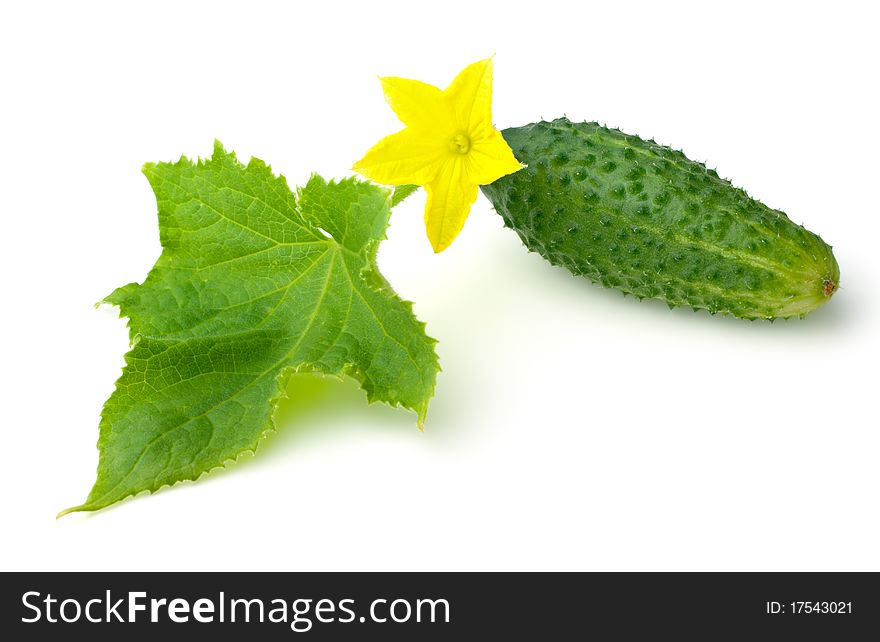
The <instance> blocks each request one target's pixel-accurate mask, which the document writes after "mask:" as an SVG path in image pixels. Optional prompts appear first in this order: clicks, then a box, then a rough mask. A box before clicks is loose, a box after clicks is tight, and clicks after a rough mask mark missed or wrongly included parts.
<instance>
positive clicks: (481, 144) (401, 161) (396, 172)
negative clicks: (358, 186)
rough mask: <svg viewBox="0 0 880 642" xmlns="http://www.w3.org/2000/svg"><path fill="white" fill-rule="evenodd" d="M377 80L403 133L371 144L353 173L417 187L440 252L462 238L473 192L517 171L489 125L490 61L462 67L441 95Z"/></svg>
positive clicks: (409, 83)
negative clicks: (422, 189)
mask: <svg viewBox="0 0 880 642" xmlns="http://www.w3.org/2000/svg"><path fill="white" fill-rule="evenodd" d="M380 80H381V81H382V89H383V90H384V91H385V99H386V100H387V101H388V104H389V105H390V106H391V109H393V110H394V111H395V113H396V114H397V116H398V118H400V120H401V121H402V122H403V124H404V125H406V129H404V130H403V131H400V132H398V133H396V134H392V135H391V136H388V137H386V138H383V139H382V140H380V141H379V142H378V143H376V145H374V146H373V148H372V149H370V151H368V152H367V154H366V156H364V157H363V158H362V159H361V160H359V161H358V162H357V163H355V165H354V170H355V171H357V172H359V173H361V174H363V175H364V176H366V177H367V178H369V179H371V180H374V181H376V182H377V183H382V184H384V185H410V184H415V185H424V187H425V189H426V191H427V192H428V202H427V205H426V206H425V227H426V229H427V232H428V239H429V240H430V241H431V246H432V247H433V248H434V251H435V252H442V251H443V250H445V249H446V248H447V247H449V244H450V243H452V241H453V240H454V239H455V237H456V236H457V235H458V233H459V232H460V231H461V228H462V226H463V225H464V221H465V219H466V218H467V215H468V212H469V211H470V209H471V204H472V203H473V202H474V200H475V199H476V198H477V186H478V185H486V184H488V183H491V182H492V181H495V180H497V179H499V178H501V177H502V176H505V175H507V174H512V173H513V172H515V171H517V170H519V169H522V168H523V167H524V166H523V165H522V164H521V163H520V162H519V161H517V160H516V158H514V156H513V152H512V151H511V149H510V147H509V146H508V144H507V143H506V142H505V140H504V138H502V136H501V132H499V131H498V130H496V129H495V127H493V125H492V59H491V58H488V59H486V60H481V61H480V62H475V63H474V64H472V65H469V66H468V67H465V69H464V70H463V71H462V72H461V73H460V74H458V76H456V78H455V80H453V81H452V84H450V85H449V87H447V88H446V89H443V90H441V89H439V88H437V87H434V86H433V85H427V84H425V83H423V82H419V81H417V80H408V79H406V78H380Z"/></svg>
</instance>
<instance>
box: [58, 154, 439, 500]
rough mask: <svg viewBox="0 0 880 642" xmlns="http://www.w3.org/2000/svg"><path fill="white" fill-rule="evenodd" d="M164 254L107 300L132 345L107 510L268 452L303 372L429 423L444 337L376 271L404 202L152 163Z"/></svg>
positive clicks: (262, 173)
mask: <svg viewBox="0 0 880 642" xmlns="http://www.w3.org/2000/svg"><path fill="white" fill-rule="evenodd" d="M144 173H145V174H146V176H147V179H148V180H149V181H150V184H151V185H152V187H153V191H154V192H155V194H156V199H157V202H158V210H159V230H160V237H161V241H162V247H163V250H162V254H161V256H160V257H159V259H158V261H157V262H156V264H155V266H154V267H153V269H152V270H151V271H150V273H149V274H148V275H147V278H146V280H145V281H144V282H143V283H142V284H137V283H132V284H129V285H126V286H123V287H121V288H119V289H117V290H116V291H114V292H113V293H112V294H111V295H110V296H109V297H107V299H106V300H105V302H106V303H110V304H113V305H116V306H118V307H119V309H120V314H121V315H123V316H127V317H128V318H129V329H130V333H131V344H132V347H131V351H130V352H129V353H128V354H126V356H125V364H126V365H125V367H124V369H123V372H122V376H121V378H120V379H119V380H118V381H117V384H116V390H115V391H114V393H113V394H112V395H111V397H110V399H108V401H107V402H106V404H105V406H104V409H103V412H102V415H101V423H100V438H99V441H98V448H99V451H100V458H99V464H98V476H97V481H96V482H95V485H94V487H93V488H92V491H91V493H90V494H89V496H88V498H87V499H86V501H85V502H84V503H83V504H82V505H80V506H75V507H73V508H70V509H67V510H66V511H63V513H62V514H64V513H67V512H73V511H93V510H97V509H100V508H104V507H106V506H109V505H110V504H113V503H115V502H118V501H120V500H122V499H124V498H126V497H128V496H130V495H134V494H137V493H139V492H142V491H151V492H152V491H156V490H158V489H160V488H162V487H164V486H167V485H173V484H175V483H177V482H179V481H183V480H195V479H198V478H199V477H200V476H201V475H202V474H204V473H206V472H208V471H210V470H212V469H214V468H218V467H224V466H225V465H226V463H227V462H229V461H234V460H235V459H236V458H237V457H238V456H239V455H241V454H242V453H244V452H254V451H255V450H256V448H257V444H258V443H259V442H260V441H261V440H262V439H263V438H264V437H265V436H266V434H267V433H269V432H271V431H272V430H273V425H272V414H273V411H274V408H275V405H276V403H277V401H278V400H279V399H280V398H281V397H282V396H283V390H284V387H285V384H286V381H287V379H288V377H289V376H290V374H292V373H294V372H304V371H308V372H319V373H322V374H326V375H331V376H338V377H341V376H343V375H348V376H350V377H353V378H355V379H356V380H357V381H359V382H360V384H361V386H362V388H363V389H364V390H365V391H366V395H367V399H368V401H370V402H373V401H382V402H385V403H388V404H390V405H393V406H397V405H399V406H402V407H404V408H408V409H410V410H413V411H414V412H415V413H416V414H417V417H418V424H419V426H420V427H421V425H422V423H423V422H424V419H425V414H426V412H427V409H428V402H429V400H430V398H431V396H432V395H433V392H434V382H435V378H436V375H437V372H438V370H439V368H438V364H437V356H436V353H435V352H434V344H435V343H436V342H435V341H434V339H431V338H430V337H428V336H427V335H426V334H425V330H424V324H423V323H421V322H420V321H418V320H417V319H416V317H415V316H414V315H413V313H412V305H411V304H410V303H408V302H406V301H403V300H401V299H400V298H399V297H398V296H397V295H396V294H395V293H394V291H393V290H392V289H391V287H390V286H389V284H388V283H387V281H386V280H385V279H384V277H383V276H382V275H381V274H380V273H379V271H378V268H377V266H376V251H377V249H378V246H379V243H380V242H381V240H382V239H384V238H385V230H386V227H387V225H388V218H389V215H390V211H391V204H392V193H391V191H390V190H387V189H383V188H380V187H378V186H376V185H373V184H371V183H366V182H361V181H358V180H355V179H353V178H350V179H344V180H342V181H340V182H332V181H331V182H327V181H325V180H324V179H322V178H320V177H319V176H312V178H311V179H310V180H309V182H308V184H307V185H306V186H305V187H303V188H301V189H300V190H298V192H297V193H296V194H294V193H293V192H291V190H290V189H289V188H288V186H287V183H286V181H285V179H284V178H283V177H280V176H275V175H274V174H273V173H272V171H271V169H270V168H269V167H268V166H267V165H266V164H264V163H263V162H262V161H260V160H257V159H253V160H251V161H250V162H249V163H248V165H247V166H246V167H245V166H244V165H242V164H241V163H239V162H238V160H236V158H235V155H234V154H233V153H230V152H227V151H225V150H224V149H223V147H222V145H220V143H219V142H218V143H216V144H215V148H214V154H213V157H212V158H211V159H209V160H201V161H199V162H192V161H190V160H188V159H186V158H181V160H180V161H179V162H177V163H158V164H147V165H145V166H144Z"/></svg>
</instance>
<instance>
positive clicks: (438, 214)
mask: <svg viewBox="0 0 880 642" xmlns="http://www.w3.org/2000/svg"><path fill="white" fill-rule="evenodd" d="M425 191H427V192H428V202H427V205H426V207H425V228H426V229H427V232H428V240H429V241H431V247H433V248H434V251H435V252H442V251H443V250H445V249H446V248H447V247H449V245H450V244H451V243H452V241H454V240H455V237H456V236H458V233H459V232H460V231H461V228H462V227H463V226H464V222H465V219H467V216H468V212H470V209H471V204H472V203H473V202H474V201H475V200H476V199H477V186H476V184H475V183H472V182H470V181H468V180H467V177H466V176H465V164H464V161H463V160H462V159H461V158H452V159H450V160H448V161H447V162H446V163H444V165H443V167H442V169H441V170H440V172H439V173H438V174H437V176H436V177H435V178H434V180H432V181H431V182H430V183H428V184H427V185H425Z"/></svg>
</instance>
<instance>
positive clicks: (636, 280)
mask: <svg viewBox="0 0 880 642" xmlns="http://www.w3.org/2000/svg"><path fill="white" fill-rule="evenodd" d="M502 135H503V136H504V138H505V140H506V141H507V143H508V144H509V145H510V147H511V148H512V149H513V152H514V154H515V155H516V157H517V159H519V160H520V161H521V162H523V163H525V164H526V165H527V166H528V167H527V168H526V169H524V170H521V171H519V172H516V173H514V174H511V175H509V176H505V177H503V178H501V179H499V180H497V181H495V182H494V183H491V184H490V185H485V186H483V187H482V188H481V189H482V190H483V193H484V194H485V195H486V196H487V197H488V198H489V200H490V201H491V202H492V204H493V206H494V207H495V209H496V210H497V211H498V213H499V214H501V216H502V217H503V219H504V222H505V225H506V226H508V227H510V228H512V229H513V230H514V231H516V233H517V234H519V237H520V238H521V239H522V241H523V243H524V244H525V245H526V247H527V248H528V249H529V250H532V251H535V252H537V253H539V254H540V255H541V256H543V257H544V258H545V259H547V260H548V261H549V262H550V263H552V264H553V265H559V266H563V267H565V268H567V269H568V270H569V271H571V272H572V273H573V274H576V275H581V276H584V277H586V278H588V279H590V280H591V281H594V282H596V283H599V284H601V285H603V286H604V287H609V288H617V289H619V290H622V291H623V292H624V293H627V294H632V295H634V296H636V297H638V298H640V299H641V298H654V299H661V300H663V301H665V302H666V303H667V304H668V305H669V306H670V307H675V306H690V307H692V308H694V309H705V310H708V311H709V312H710V313H712V314H716V313H718V314H730V315H734V316H737V317H740V318H743V319H770V320H772V319H775V318H779V317H782V318H787V317H792V316H800V317H803V316H804V315H806V314H807V313H809V312H812V311H813V310H815V309H816V308H818V307H820V306H821V305H823V304H824V303H826V302H827V301H828V300H829V299H830V298H831V296H832V294H834V292H835V291H836V290H837V288H838V284H839V279H840V271H839V268H838V265H837V261H836V260H835V259H834V255H833V254H832V252H831V247H830V246H829V245H828V244H827V243H825V242H824V241H823V240H822V239H821V238H819V237H818V236H817V235H816V234H813V233H812V232H810V231H808V230H806V229H805V228H803V227H801V226H800V225H797V224H795V223H794V222H792V221H791V220H790V219H789V218H788V217H787V216H786V215H785V214H784V213H782V212H780V211H778V210H774V209H770V208H769V207H767V206H766V205H764V204H763V203H760V202H759V201H756V200H755V199H753V198H751V197H749V195H748V194H746V193H745V192H744V191H743V190H741V189H739V188H736V187H734V186H733V185H731V184H730V182H728V181H726V180H724V179H722V178H719V177H718V174H716V173H715V172H714V171H713V170H710V169H707V168H706V166H705V165H703V164H702V163H697V162H694V161H692V160H689V159H688V158H687V157H685V156H684V154H682V153H681V152H678V151H675V150H673V149H671V148H669V147H664V146H661V145H658V144H656V143H654V142H653V141H645V140H642V139H641V138H638V137H637V136H631V135H627V134H624V133H622V132H620V131H618V130H616V129H609V128H606V127H603V126H601V125H598V124H597V123H572V122H570V121H569V120H568V119H566V118H560V119H557V120H554V121H552V122H543V121H542V122H538V123H533V124H531V125H526V126H524V127H515V128H511V129H506V130H504V131H502Z"/></svg>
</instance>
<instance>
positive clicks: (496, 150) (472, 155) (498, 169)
mask: <svg viewBox="0 0 880 642" xmlns="http://www.w3.org/2000/svg"><path fill="white" fill-rule="evenodd" d="M523 167H525V165H523V164H522V163H520V162H519V161H518V160H516V157H515V156H514V155H513V150H512V149H510V145H508V144H507V141H506V140H504V137H503V136H502V135H501V132H499V131H498V130H497V129H494V130H492V132H491V134H489V136H487V137H485V138H483V139H482V140H478V141H476V142H474V143H472V144H471V150H470V152H468V154H467V155H466V156H465V171H466V172H467V177H468V179H469V180H471V181H473V182H474V183H476V184H477V185H488V184H489V183H492V182H493V181H497V180H498V179H499V178H501V177H502V176H507V175H508V174H513V173H514V172H518V171H519V170H521V169H522V168H523Z"/></svg>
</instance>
